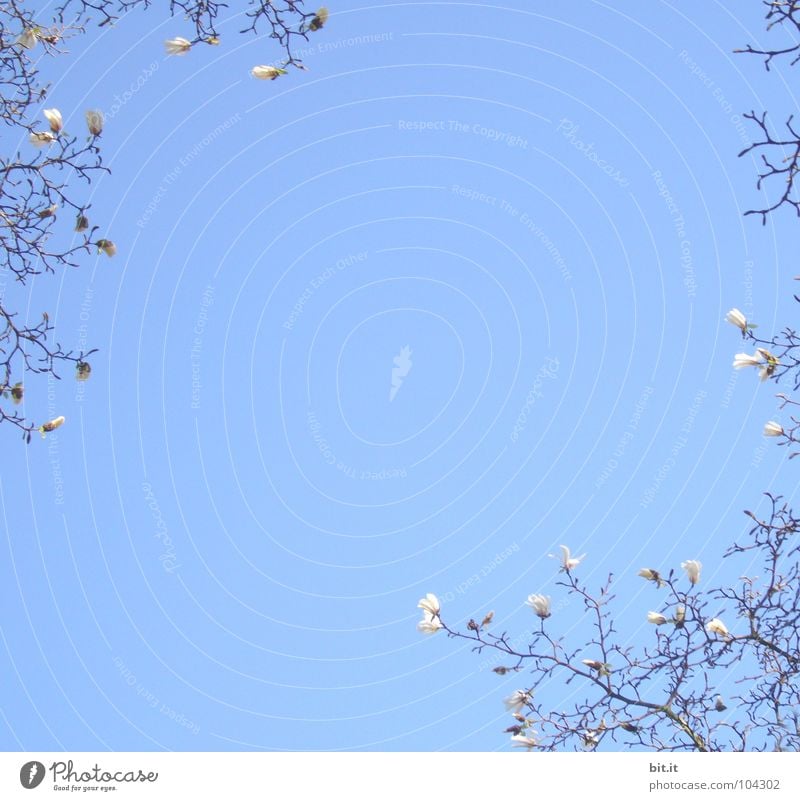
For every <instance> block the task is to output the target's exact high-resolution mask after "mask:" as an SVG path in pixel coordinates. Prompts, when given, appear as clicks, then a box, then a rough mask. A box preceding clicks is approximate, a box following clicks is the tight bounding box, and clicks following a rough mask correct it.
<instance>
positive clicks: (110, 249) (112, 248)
mask: <svg viewBox="0 0 800 801" xmlns="http://www.w3.org/2000/svg"><path fill="white" fill-rule="evenodd" d="M95 245H97V253H98V255H99V254H100V253H105V254H106V256H108V257H109V258H111V256H114V255H116V252H117V246H116V245H115V244H114V243H113V242H112V241H111V240H110V239H98V240H97V242H95Z"/></svg>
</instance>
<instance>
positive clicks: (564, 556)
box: [558, 545, 586, 573]
mask: <svg viewBox="0 0 800 801" xmlns="http://www.w3.org/2000/svg"><path fill="white" fill-rule="evenodd" d="M558 547H559V548H561V569H562V570H563V571H564V572H565V573H569V571H570V570H572V568H573V567H577V566H578V565H579V564H580V563H581V562H582V561H583V560H584V559H585V558H586V554H581V556H572V555H571V554H570V551H569V548H567V546H566V545H559V546H558Z"/></svg>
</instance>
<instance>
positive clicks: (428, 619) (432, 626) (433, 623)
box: [417, 612, 443, 634]
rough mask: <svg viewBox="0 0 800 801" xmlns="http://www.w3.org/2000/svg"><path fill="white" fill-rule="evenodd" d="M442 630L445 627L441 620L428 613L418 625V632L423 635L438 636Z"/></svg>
mask: <svg viewBox="0 0 800 801" xmlns="http://www.w3.org/2000/svg"><path fill="white" fill-rule="evenodd" d="M441 628H443V626H442V622H441V621H440V620H439V618H438V617H434V616H433V615H429V614H428V613H427V612H426V613H425V614H424V615H423V617H422V620H420V622H419V623H417V631H419V632H421V633H422V634H436V632H437V631H439V629H441Z"/></svg>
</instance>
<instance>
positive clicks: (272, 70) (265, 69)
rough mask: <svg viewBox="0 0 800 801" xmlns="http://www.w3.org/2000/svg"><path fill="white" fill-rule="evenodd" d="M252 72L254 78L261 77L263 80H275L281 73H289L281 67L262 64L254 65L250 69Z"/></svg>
mask: <svg viewBox="0 0 800 801" xmlns="http://www.w3.org/2000/svg"><path fill="white" fill-rule="evenodd" d="M250 74H251V75H252V76H253V77H254V78H259V79H260V80H262V81H274V80H275V79H276V78H278V77H280V76H281V75H286V74H287V73H286V70H282V69H280V68H279V67H272V66H270V65H267V64H260V65H258V66H257V67H253V69H251V70H250Z"/></svg>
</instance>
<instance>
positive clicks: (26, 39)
mask: <svg viewBox="0 0 800 801" xmlns="http://www.w3.org/2000/svg"><path fill="white" fill-rule="evenodd" d="M36 30H37V29H36V28H25V30H24V31H23V32H22V33H21V34H20V37H19V39H17V43H18V44H20V45H22V47H24V48H25V49H26V50H30V49H31V48H33V47H36V42H38V41H39V35H38V34H37V32H36Z"/></svg>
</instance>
